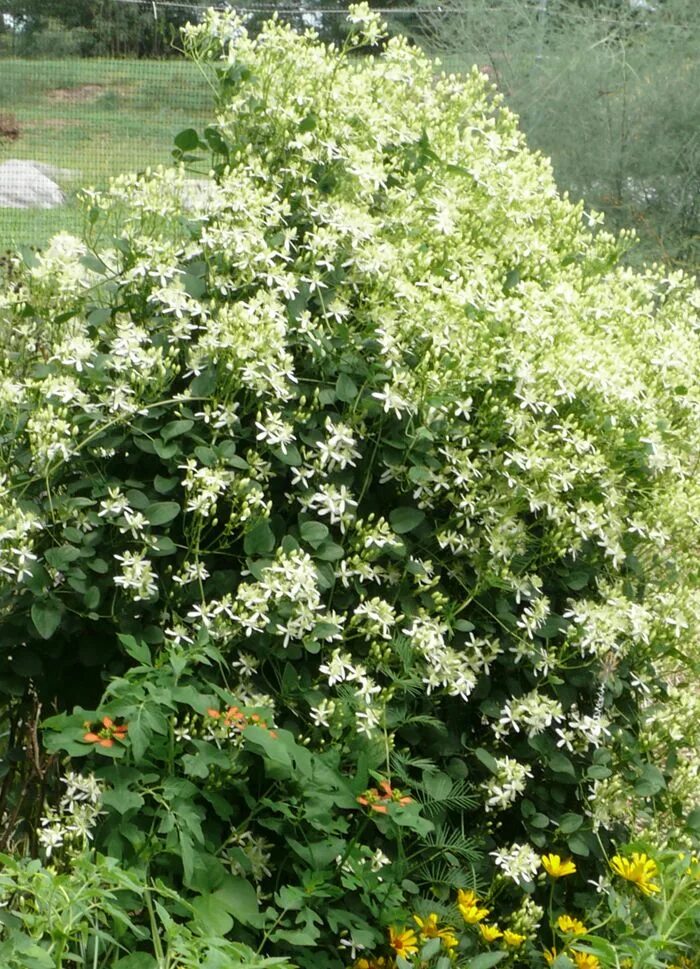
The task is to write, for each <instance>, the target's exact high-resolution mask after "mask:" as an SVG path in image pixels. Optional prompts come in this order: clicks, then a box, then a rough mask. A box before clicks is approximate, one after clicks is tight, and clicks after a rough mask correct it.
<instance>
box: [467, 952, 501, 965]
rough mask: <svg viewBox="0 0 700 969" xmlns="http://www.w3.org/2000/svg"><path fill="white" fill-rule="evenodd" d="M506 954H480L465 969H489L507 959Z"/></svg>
mask: <svg viewBox="0 0 700 969" xmlns="http://www.w3.org/2000/svg"><path fill="white" fill-rule="evenodd" d="M508 955H509V953H508V952H481V953H480V954H479V955H478V956H474V958H473V959H470V960H469V962H468V963H467V969H491V966H497V965H498V963H499V962H503V960H504V959H507V958H508Z"/></svg>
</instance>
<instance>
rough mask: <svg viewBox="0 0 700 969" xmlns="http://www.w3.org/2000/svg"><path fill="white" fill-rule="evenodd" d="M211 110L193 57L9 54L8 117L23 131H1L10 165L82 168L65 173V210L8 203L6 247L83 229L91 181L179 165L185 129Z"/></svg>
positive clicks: (1, 152) (3, 72)
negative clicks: (28, 162) (81, 194)
mask: <svg viewBox="0 0 700 969" xmlns="http://www.w3.org/2000/svg"><path fill="white" fill-rule="evenodd" d="M211 113H212V96H211V90H210V88H209V86H208V84H207V81H206V79H205V78H204V77H203V76H202V74H201V72H200V71H199V70H198V69H197V67H196V66H195V65H194V64H191V63H189V62H188V61H184V60H182V61H181V60H170V61H142V60H138V61H137V60H101V59H94V60H93V59H89V60H87V59H86V60H56V61H47V60H19V59H0V121H2V119H3V118H5V119H7V117H8V116H10V117H12V118H13V119H14V121H16V125H15V127H17V128H18V129H19V136H18V137H16V138H15V139H14V140H7V139H5V138H2V137H1V136H0V163H1V162H3V161H6V160H7V159H10V158H18V159H25V158H27V159H33V160H35V161H40V162H46V163H48V164H50V165H54V166H56V167H57V168H62V169H70V170H71V171H72V172H74V173H75V174H74V175H72V176H70V177H68V178H64V179H59V181H60V182H61V185H62V187H63V189H64V190H65V191H66V193H67V201H66V204H65V205H63V206H61V207H59V208H55V209H48V210H42V209H7V208H0V250H2V249H6V248H8V247H12V246H15V245H29V244H34V245H41V244H42V243H44V242H45V241H46V240H47V239H48V238H49V237H50V236H51V235H52V234H53V233H54V232H57V231H59V230H64V229H65V230H69V231H76V230H78V229H79V226H80V220H81V215H80V211H79V208H78V206H77V204H76V194H77V192H78V191H79V189H80V188H81V187H84V186H85V187H87V186H95V187H104V186H106V185H107V183H108V180H109V177H110V176H111V175H116V174H119V173H120V172H127V171H140V170H142V169H144V168H146V167H147V166H149V165H151V166H152V165H157V164H161V163H165V164H167V163H169V162H170V161H171V160H172V157H171V151H172V148H173V139H174V137H175V135H176V134H177V133H178V132H179V131H181V130H182V129H183V128H187V127H195V128H201V126H202V125H203V124H204V123H206V122H207V121H208V120H209V119H211Z"/></svg>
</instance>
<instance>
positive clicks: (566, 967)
mask: <svg viewBox="0 0 700 969" xmlns="http://www.w3.org/2000/svg"><path fill="white" fill-rule="evenodd" d="M572 967H573V962H572V961H571V959H569V957H568V956H566V955H564V953H563V952H562V953H561V955H558V956H557V957H556V959H555V960H554V962H553V963H552V964H551V966H550V967H549V969H572Z"/></svg>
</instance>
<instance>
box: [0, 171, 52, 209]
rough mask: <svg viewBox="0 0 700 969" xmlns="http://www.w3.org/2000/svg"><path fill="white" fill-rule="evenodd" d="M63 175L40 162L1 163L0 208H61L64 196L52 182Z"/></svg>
mask: <svg viewBox="0 0 700 969" xmlns="http://www.w3.org/2000/svg"><path fill="white" fill-rule="evenodd" d="M63 174H65V173H64V172H63V171H62V170H61V169H57V168H53V166H51V165H43V164H42V163H41V162H34V161H19V160H16V159H11V160H10V161H6V162H3V163H2V164H1V165H0V208H5V209H33V208H36V209H53V208H55V207H56V206H57V205H63V203H64V201H65V196H64V194H63V192H62V191H61V189H60V188H59V187H58V185H57V184H56V182H55V181H54V180H53V178H54V177H57V176H59V175H63ZM51 176H53V177H51Z"/></svg>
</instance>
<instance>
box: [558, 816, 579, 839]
mask: <svg viewBox="0 0 700 969" xmlns="http://www.w3.org/2000/svg"><path fill="white" fill-rule="evenodd" d="M582 824H583V818H582V817H581V815H580V814H562V816H561V819H560V821H559V830H560V831H561V833H562V834H573V833H574V831H578V829H579V828H580V827H581V825H582Z"/></svg>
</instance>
